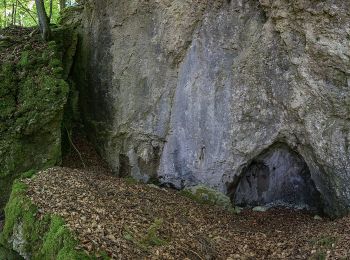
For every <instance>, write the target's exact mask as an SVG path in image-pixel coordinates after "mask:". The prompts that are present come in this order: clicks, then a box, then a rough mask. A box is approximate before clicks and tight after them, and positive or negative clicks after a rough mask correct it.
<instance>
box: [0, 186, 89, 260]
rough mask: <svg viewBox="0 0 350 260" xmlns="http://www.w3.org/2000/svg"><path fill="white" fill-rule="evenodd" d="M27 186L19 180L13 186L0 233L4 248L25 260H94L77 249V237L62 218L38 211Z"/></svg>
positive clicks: (0, 241) (0, 242)
mask: <svg viewBox="0 0 350 260" xmlns="http://www.w3.org/2000/svg"><path fill="white" fill-rule="evenodd" d="M26 188H27V187H26V184H24V183H23V182H21V181H19V180H16V181H15V183H14V185H13V189H12V193H11V196H10V200H9V202H8V203H7V205H6V208H5V218H6V222H5V226H4V229H3V232H2V234H1V236H0V244H1V245H2V246H3V248H8V249H9V250H11V249H13V250H15V251H16V252H18V253H19V254H20V255H21V256H22V257H24V258H25V259H34V260H35V259H38V260H39V259H40V260H41V259H61V260H71V259H77V260H79V259H94V257H90V256H88V255H87V254H85V253H84V252H82V251H79V250H77V249H76V247H77V240H76V239H75V238H74V235H73V234H72V233H71V231H70V230H69V229H68V228H67V227H66V225H65V222H64V220H63V219H62V218H60V217H58V216H51V215H42V214H40V213H39V211H38V209H37V207H36V206H35V205H33V204H32V202H31V201H30V199H29V198H27V197H26V195H25V193H26ZM13 259H16V258H13Z"/></svg>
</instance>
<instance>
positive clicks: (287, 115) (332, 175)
mask: <svg viewBox="0 0 350 260" xmlns="http://www.w3.org/2000/svg"><path fill="white" fill-rule="evenodd" d="M349 10H350V2H349V1H343V0H324V1H320V0H315V1H311V0H297V1H288V0H275V1H272V0H260V1H258V0H231V1H223V0H222V1H210V0H204V1H199V0H149V1H144V0H142V1H140V0H120V1H111V0H105V1H100V0H90V1H86V4H85V10H84V13H83V18H82V20H83V25H82V29H81V43H80V50H79V53H78V56H77V62H76V65H75V67H76V68H75V71H76V75H77V81H78V83H79V85H80V91H81V106H82V114H83V117H84V121H85V124H86V125H87V129H88V132H89V134H90V138H91V139H92V140H95V143H96V145H97V147H98V149H99V151H100V153H101V154H102V155H103V156H104V157H105V158H106V159H107V161H108V162H109V164H110V165H111V166H112V167H113V169H114V171H115V172H117V173H118V172H119V173H120V174H121V175H125V174H131V175H132V176H134V177H137V178H139V179H142V180H145V181H147V180H148V179H149V178H160V180H161V181H162V182H163V183H169V184H171V185H173V186H175V187H177V188H183V187H186V186H193V185H198V184H201V183H202V184H205V185H207V186H210V187H212V188H215V189H217V190H219V191H221V192H224V193H227V192H228V188H229V187H231V186H232V185H233V183H234V182H235V180H236V179H237V177H238V176H240V175H241V174H242V171H243V169H244V168H245V167H246V166H247V165H249V164H250V163H251V162H252V161H253V160H254V158H256V157H257V156H259V155H260V154H261V153H262V152H263V151H265V150H266V149H268V148H269V147H272V146H273V145H274V144H275V143H277V142H278V143H284V144H285V145H287V146H289V147H290V149H292V150H293V151H294V152H295V153H298V154H299V155H300V156H301V157H302V158H303V160H304V161H305V162H306V164H307V166H308V169H309V171H310V174H311V178H312V180H313V181H314V183H315V186H316V188H317V190H318V191H319V192H320V193H321V196H322V200H323V202H324V208H325V211H326V212H327V213H328V214H330V215H342V214H344V213H345V212H348V210H349V206H350V185H349V184H350V143H349V142H350V141H349V140H350V66H349V65H350V62H349V59H350V44H349V42H350V40H349V39H350V29H349V28H350V13H349Z"/></svg>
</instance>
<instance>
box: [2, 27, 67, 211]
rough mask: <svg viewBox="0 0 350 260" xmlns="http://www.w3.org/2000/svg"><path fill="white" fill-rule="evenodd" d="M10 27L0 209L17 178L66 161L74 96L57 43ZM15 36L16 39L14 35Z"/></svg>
mask: <svg viewBox="0 0 350 260" xmlns="http://www.w3.org/2000/svg"><path fill="white" fill-rule="evenodd" d="M30 33H31V30H30V29H23V28H9V29H4V30H1V31H0V34H4V35H9V38H8V39H16V40H13V42H11V40H7V42H6V41H0V210H2V209H3V207H4V206H5V203H6V201H7V199H8V197H9V194H10V191H11V185H12V182H13V180H14V179H15V178H16V177H18V176H19V175H20V174H21V173H23V172H26V171H28V170H30V169H42V168H45V167H49V166H52V165H56V164H57V163H59V162H60V160H61V123H62V118H63V111H64V106H65V103H66V101H67V96H68V92H69V86H68V84H67V83H66V82H65V81H64V80H63V76H62V74H63V73H62V71H63V69H62V64H61V57H60V55H59V53H58V46H57V45H56V43H55V42H50V43H48V44H47V43H44V42H41V41H40V40H39V37H40V36H39V35H37V37H36V36H30ZM11 34H14V35H11Z"/></svg>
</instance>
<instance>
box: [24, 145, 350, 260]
mask: <svg viewBox="0 0 350 260" xmlns="http://www.w3.org/2000/svg"><path fill="white" fill-rule="evenodd" d="M74 142H75V143H76V145H77V146H78V150H79V151H80V152H81V155H82V158H83V160H84V163H85V167H83V166H82V163H81V161H80V157H79V156H78V155H77V153H74V152H72V153H71V154H70V156H68V157H66V159H65V160H64V165H63V166H64V167H63V168H61V167H57V168H52V169H49V170H46V171H43V172H41V173H39V174H38V175H37V176H36V177H35V178H33V179H30V180H26V182H27V183H28V184H29V190H28V194H27V195H28V196H29V197H30V198H31V199H32V201H33V202H34V203H35V204H36V205H38V207H39V209H40V212H41V213H43V214H45V213H53V214H58V215H60V216H62V217H63V218H64V219H65V221H66V222H67V224H68V226H69V227H70V228H71V230H72V231H73V232H74V233H75V234H76V235H77V237H78V238H79V240H80V245H79V248H81V249H83V250H85V251H87V252H96V251H99V250H103V251H105V252H107V253H108V254H109V255H110V256H111V257H112V258H113V259H349V258H350V217H345V218H342V219H338V220H335V221H331V220H329V219H327V218H323V219H315V218H314V216H313V215H311V214H308V213H307V212H300V211H293V210H287V209H273V210H268V211H266V212H254V211H252V210H248V209H246V210H243V211H242V212H241V213H240V214H235V213H230V212H228V211H225V210H224V209H222V208H219V207H216V206H210V205H204V204H199V203H197V202H195V201H193V200H191V199H190V198H187V197H185V196H183V195H181V194H180V193H179V192H178V191H175V190H172V189H164V188H159V187H156V186H154V185H146V184H138V183H135V182H133V181H131V180H130V179H121V178H117V177H114V176H112V175H111V171H110V170H109V169H108V167H107V166H106V164H105V163H103V162H102V160H101V159H100V158H99V156H98V154H97V153H96V152H95V151H94V150H93V149H92V148H91V146H90V145H89V144H88V143H87V142H86V141H84V139H82V138H77V139H75V141H74Z"/></svg>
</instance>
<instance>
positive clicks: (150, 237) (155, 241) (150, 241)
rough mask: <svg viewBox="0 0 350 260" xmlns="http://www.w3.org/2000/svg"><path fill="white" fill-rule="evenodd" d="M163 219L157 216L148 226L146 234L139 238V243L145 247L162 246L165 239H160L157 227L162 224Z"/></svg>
mask: <svg viewBox="0 0 350 260" xmlns="http://www.w3.org/2000/svg"><path fill="white" fill-rule="evenodd" d="M163 222H164V221H163V219H161V218H157V219H155V221H154V223H153V224H152V225H151V226H150V227H149V228H148V230H147V233H146V235H145V236H144V237H143V239H142V240H141V243H142V244H143V245H144V246H146V247H152V246H162V245H164V244H166V241H165V240H163V239H161V238H160V237H159V235H158V231H159V229H160V228H161V227H162V225H163Z"/></svg>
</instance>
